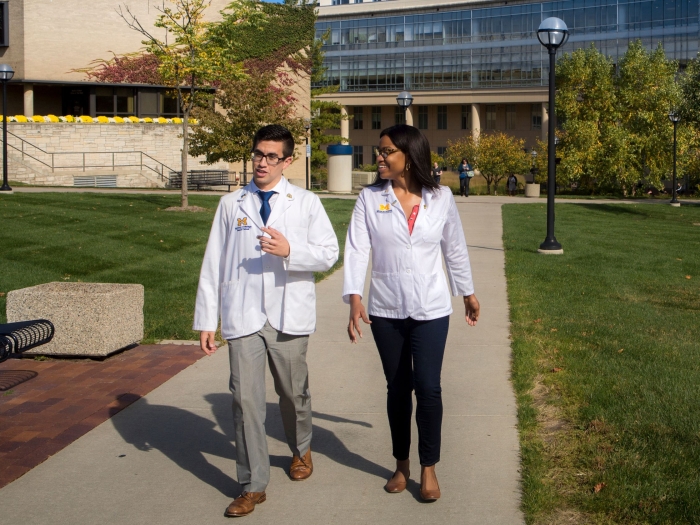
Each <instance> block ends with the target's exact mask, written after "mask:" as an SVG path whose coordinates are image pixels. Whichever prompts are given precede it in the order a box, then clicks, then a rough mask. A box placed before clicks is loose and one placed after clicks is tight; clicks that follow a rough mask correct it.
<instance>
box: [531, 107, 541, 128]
mask: <svg viewBox="0 0 700 525" xmlns="http://www.w3.org/2000/svg"><path fill="white" fill-rule="evenodd" d="M532 129H542V105H541V104H533V105H532Z"/></svg>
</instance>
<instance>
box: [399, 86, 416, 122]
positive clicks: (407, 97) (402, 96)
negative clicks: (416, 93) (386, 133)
mask: <svg viewBox="0 0 700 525" xmlns="http://www.w3.org/2000/svg"><path fill="white" fill-rule="evenodd" d="M396 103H397V104H398V105H399V106H401V107H402V108H403V114H404V117H403V120H404V122H406V120H407V119H406V113H407V112H408V108H409V107H411V104H413V96H411V94H410V93H409V92H408V91H402V92H401V93H399V96H398V97H396Z"/></svg>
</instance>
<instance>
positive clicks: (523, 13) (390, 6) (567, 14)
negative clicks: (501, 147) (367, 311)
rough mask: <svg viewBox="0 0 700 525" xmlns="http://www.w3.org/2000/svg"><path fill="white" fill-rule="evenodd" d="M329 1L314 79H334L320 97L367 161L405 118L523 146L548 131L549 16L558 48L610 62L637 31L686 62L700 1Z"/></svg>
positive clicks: (442, 134) (433, 139)
mask: <svg viewBox="0 0 700 525" xmlns="http://www.w3.org/2000/svg"><path fill="white" fill-rule="evenodd" d="M331 2H334V0H329V1H327V3H326V4H325V5H323V6H322V7H320V8H319V19H318V22H317V24H316V36H317V38H321V37H322V36H324V35H326V34H327V40H326V42H325V44H324V46H323V50H324V52H325V58H324V65H325V67H326V72H325V77H324V79H323V80H322V81H321V83H320V85H319V87H320V86H337V88H338V91H337V92H335V93H333V94H330V95H324V97H325V98H328V99H332V100H336V101H337V102H339V103H340V104H341V105H343V106H344V107H346V109H347V113H348V114H349V115H351V119H350V121H345V122H347V124H346V125H345V127H344V128H343V127H341V135H342V136H344V137H347V138H348V139H349V140H350V143H351V144H352V145H353V146H360V145H362V146H363V148H362V149H361V150H360V149H358V150H356V155H355V157H354V162H355V165H360V164H362V163H370V162H371V160H372V159H371V151H372V146H374V145H375V144H376V142H377V140H378V137H377V131H376V130H378V129H383V128H385V127H387V126H390V125H393V124H394V123H398V122H399V121H403V119H404V117H405V118H406V119H407V121H408V122H409V123H412V124H413V125H415V126H417V127H419V128H420V129H421V131H422V132H423V133H425V135H426V136H427V137H428V140H429V141H430V144H431V147H432V149H433V151H440V150H444V148H445V147H446V145H447V142H448V141H449V140H454V139H455V138H457V137H459V136H462V135H464V134H467V133H472V134H474V135H476V134H478V133H481V132H492V131H503V132H504V133H507V134H510V135H512V136H515V137H517V138H521V139H523V140H524V141H525V145H526V147H528V148H533V147H534V146H535V144H536V141H537V139H541V140H546V138H547V136H546V133H547V121H548V118H549V115H548V113H549V112H548V107H547V85H548V79H549V69H548V68H549V60H548V56H547V51H546V50H545V48H544V47H543V46H542V45H540V43H539V41H538V40H537V36H536V32H537V28H538V27H539V25H540V23H541V22H542V20H544V19H545V18H548V17H550V16H556V17H558V18H561V19H563V20H564V21H565V22H566V24H567V26H568V27H569V30H570V32H571V37H570V39H569V41H568V42H567V44H566V45H565V46H564V47H563V48H562V49H561V50H560V51H559V54H560V55H561V53H570V52H572V51H574V50H576V49H579V48H584V47H588V46H590V45H591V44H594V45H595V46H596V47H597V48H598V49H599V50H600V51H601V52H602V53H604V54H606V55H608V56H611V57H612V58H613V60H614V61H615V62H617V61H618V59H619V57H621V56H622V55H623V54H624V53H625V51H626V50H627V48H628V46H629V43H630V42H632V41H635V40H641V41H642V43H643V44H644V46H645V47H647V48H648V49H653V48H655V47H656V46H657V45H658V44H659V43H660V44H662V45H663V47H664V50H665V52H666V54H667V56H668V57H669V58H670V59H674V60H677V61H678V62H679V64H680V65H681V67H683V65H684V64H685V63H687V62H688V61H689V60H690V59H692V58H695V57H696V56H697V53H698V39H699V37H700V34H699V27H698V17H699V13H698V6H699V5H700V0H566V1H557V2H541V1H540V2H533V1H524V2H522V1H517V0H516V1H515V2H509V4H512V5H503V3H502V2H499V3H498V5H497V4H496V3H495V2H489V1H486V2H483V1H478V2H476V1H474V0H463V1H461V2H460V1H458V2H455V1H454V0H388V1H382V2H367V1H366V0H365V2H358V1H357V0H354V2H353V3H348V4H347V5H345V4H344V3H342V2H337V3H336V4H331ZM403 90H407V91H410V92H411V94H412V95H413V97H414V100H413V106H412V107H411V108H410V109H409V111H407V112H406V113H405V114H404V111H403V110H401V109H400V108H398V107H397V105H396V100H395V99H396V95H397V94H398V93H399V92H400V91H403ZM365 112H366V113H367V114H366V115H365ZM363 119H364V120H363ZM364 121H367V122H371V126H370V125H369V124H366V123H365V124H364V125H363V124H362V123H363V122H364ZM353 123H354V124H353ZM370 128H371V129H370ZM363 155H364V156H363Z"/></svg>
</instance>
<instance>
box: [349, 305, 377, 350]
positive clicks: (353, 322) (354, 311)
mask: <svg viewBox="0 0 700 525" xmlns="http://www.w3.org/2000/svg"><path fill="white" fill-rule="evenodd" d="M360 318H362V320H363V321H364V322H365V324H372V321H370V320H369V318H368V317H367V312H365V307H364V306H363V305H362V297H360V296H359V295H358V294H352V295H350V323H349V324H348V335H349V336H350V341H351V342H353V343H357V337H356V336H355V330H357V333H358V334H359V335H360V337H362V329H361V328H360Z"/></svg>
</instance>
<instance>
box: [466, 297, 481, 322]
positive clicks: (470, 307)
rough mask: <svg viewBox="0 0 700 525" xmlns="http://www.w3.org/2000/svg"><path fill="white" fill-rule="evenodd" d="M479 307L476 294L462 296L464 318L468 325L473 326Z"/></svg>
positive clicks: (477, 317)
mask: <svg viewBox="0 0 700 525" xmlns="http://www.w3.org/2000/svg"><path fill="white" fill-rule="evenodd" d="M480 309H481V307H480V306H479V300H478V299H477V298H476V295H474V294H472V295H465V296H464V318H465V320H466V321H467V324H468V325H469V326H474V325H475V324H476V322H477V321H478V320H479V311H480Z"/></svg>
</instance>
